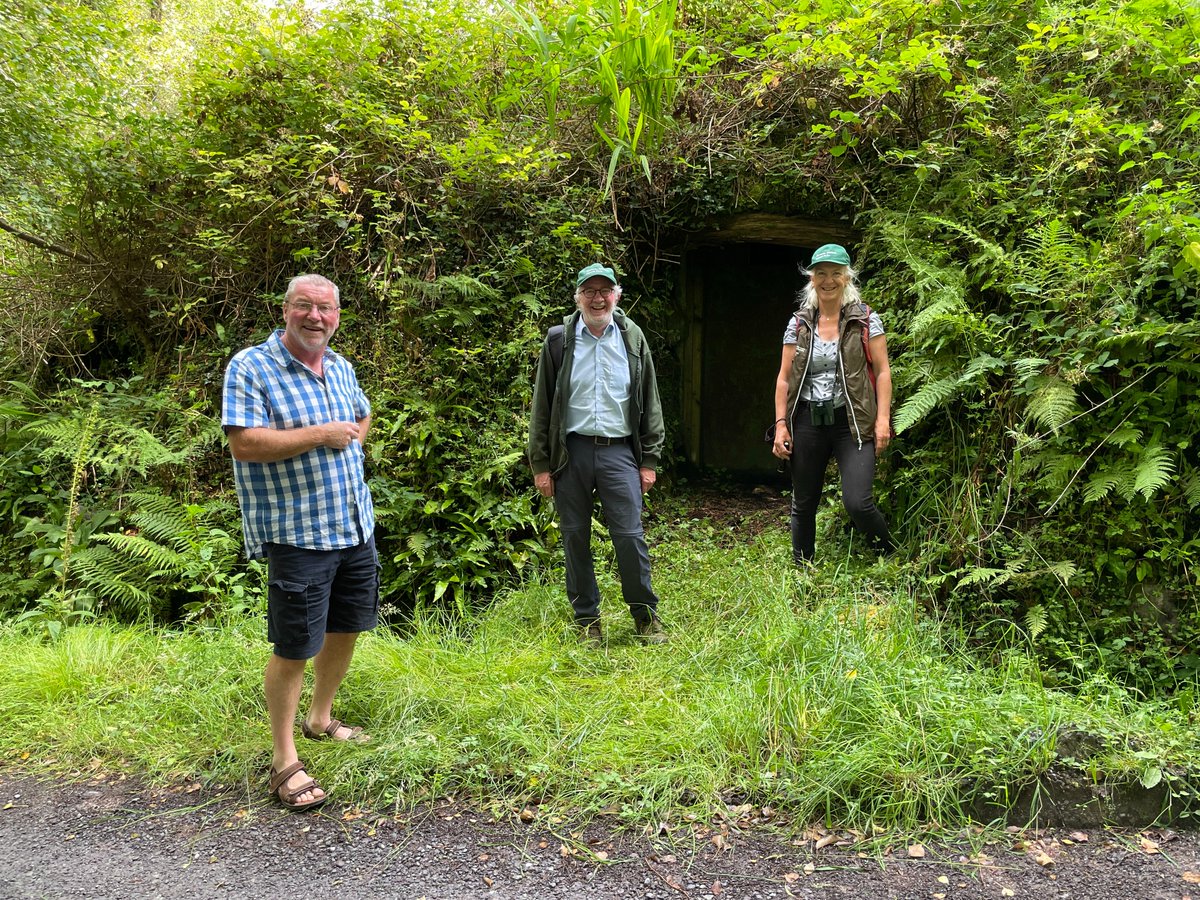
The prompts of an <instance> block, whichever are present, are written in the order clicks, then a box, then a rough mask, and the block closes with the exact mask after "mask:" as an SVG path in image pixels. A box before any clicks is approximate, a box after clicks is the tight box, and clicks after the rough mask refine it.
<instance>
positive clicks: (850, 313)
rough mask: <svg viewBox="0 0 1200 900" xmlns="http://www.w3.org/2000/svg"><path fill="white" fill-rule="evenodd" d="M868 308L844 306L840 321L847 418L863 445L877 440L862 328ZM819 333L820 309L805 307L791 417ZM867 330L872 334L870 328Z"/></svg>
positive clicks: (799, 317) (799, 320) (790, 392)
mask: <svg viewBox="0 0 1200 900" xmlns="http://www.w3.org/2000/svg"><path fill="white" fill-rule="evenodd" d="M869 316H870V312H869V309H868V307H867V305H866V304H865V303H852V304H850V305H849V306H843V307H842V315H841V318H840V319H839V321H838V368H837V379H838V381H839V382H840V383H841V385H842V392H843V393H844V394H845V395H846V419H847V420H848V421H849V423H850V430H851V431H852V432H853V433H854V435H855V436H856V437H857V438H858V443H859V445H860V446H861V445H862V444H863V443H865V442H867V441H874V440H875V413H876V412H877V404H876V402H875V387H874V385H872V384H871V376H870V374H869V373H868V371H867V354H866V350H865V349H864V348H863V330H864V329H869V328H870V322H869V321H868V318H869ZM816 333H817V311H816V310H815V309H803V310H801V311H800V312H798V313H796V357H795V359H793V360H792V370H791V371H790V372H789V373H788V383H787V386H788V389H787V417H788V421H789V422H791V421H792V417H793V415H794V414H795V412H796V403H797V401H798V400H799V399H800V387H801V386H802V385H803V384H804V379H805V377H807V375H808V363H809V360H810V359H811V358H812V347H813V340H814V338H815V337H816ZM867 334H870V332H869V331H868V332H867Z"/></svg>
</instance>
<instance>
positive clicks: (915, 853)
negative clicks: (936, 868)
mask: <svg viewBox="0 0 1200 900" xmlns="http://www.w3.org/2000/svg"><path fill="white" fill-rule="evenodd" d="M908 858H909V859H924V858H925V848H924V847H923V846H921V845H920V844H909V847H908Z"/></svg>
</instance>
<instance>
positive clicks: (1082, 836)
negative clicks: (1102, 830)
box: [1069, 831, 1088, 844]
mask: <svg viewBox="0 0 1200 900" xmlns="http://www.w3.org/2000/svg"><path fill="white" fill-rule="evenodd" d="M1069 837H1070V838H1071V840H1073V841H1074V842H1075V843H1077V844H1086V843H1087V839H1088V836H1087V833H1086V832H1083V831H1072V832H1071V834H1070V835H1069Z"/></svg>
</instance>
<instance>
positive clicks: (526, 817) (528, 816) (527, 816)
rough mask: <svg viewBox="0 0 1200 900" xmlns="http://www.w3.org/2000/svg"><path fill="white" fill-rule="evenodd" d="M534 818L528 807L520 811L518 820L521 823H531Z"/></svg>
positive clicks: (534, 814)
mask: <svg viewBox="0 0 1200 900" xmlns="http://www.w3.org/2000/svg"><path fill="white" fill-rule="evenodd" d="M535 816H536V813H534V811H533V810H532V809H530V808H529V807H528V806H526V807H525V808H524V809H522V810H521V814H520V818H521V821H522V822H532V821H533V820H534V818H535Z"/></svg>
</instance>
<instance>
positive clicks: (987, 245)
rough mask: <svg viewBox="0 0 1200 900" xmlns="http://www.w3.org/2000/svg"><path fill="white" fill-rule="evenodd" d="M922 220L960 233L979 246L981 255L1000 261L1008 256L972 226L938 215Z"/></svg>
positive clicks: (1001, 248)
mask: <svg viewBox="0 0 1200 900" xmlns="http://www.w3.org/2000/svg"><path fill="white" fill-rule="evenodd" d="M922 221H924V222H927V223H929V224H932V225H940V226H941V227H942V228H945V229H946V230H947V231H953V232H956V233H958V234H961V235H962V236H963V237H965V238H966V239H967V240H968V241H970V242H971V244H972V245H974V246H975V247H977V248H979V250H980V251H981V252H982V253H983V255H984V256H986V257H987V258H988V259H991V260H994V261H996V262H1000V261H1003V260H1005V259H1006V258H1007V256H1008V254H1007V252H1006V251H1005V249H1004V248H1003V247H1001V246H1000V245H999V244H997V243H996V242H995V241H989V240H987V238H985V237H983V235H981V234H980V233H979V232H978V231H976V230H975V229H974V228H970V227H969V226H967V225H964V224H963V223H962V222H956V221H954V220H953V219H943V218H941V217H940V216H925V217H924V218H923V220H922Z"/></svg>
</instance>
